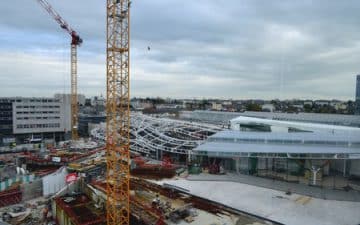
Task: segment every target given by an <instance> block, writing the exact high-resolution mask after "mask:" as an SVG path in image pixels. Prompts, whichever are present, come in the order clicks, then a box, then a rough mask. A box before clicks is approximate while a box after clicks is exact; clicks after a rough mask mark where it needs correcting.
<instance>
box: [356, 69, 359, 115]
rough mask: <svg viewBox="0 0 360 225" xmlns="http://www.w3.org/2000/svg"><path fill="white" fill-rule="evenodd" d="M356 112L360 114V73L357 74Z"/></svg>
mask: <svg viewBox="0 0 360 225" xmlns="http://www.w3.org/2000/svg"><path fill="white" fill-rule="evenodd" d="M355 114H356V115H360V75H357V76H356V93H355Z"/></svg>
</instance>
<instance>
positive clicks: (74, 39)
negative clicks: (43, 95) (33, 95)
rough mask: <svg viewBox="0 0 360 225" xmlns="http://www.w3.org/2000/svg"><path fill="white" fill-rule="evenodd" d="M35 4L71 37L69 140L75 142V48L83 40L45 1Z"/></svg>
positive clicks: (76, 124) (76, 107) (76, 121)
mask: <svg viewBox="0 0 360 225" xmlns="http://www.w3.org/2000/svg"><path fill="white" fill-rule="evenodd" d="M37 2H38V3H39V4H40V5H41V6H42V7H43V8H44V9H45V10H46V11H47V12H48V13H49V14H50V16H52V18H53V19H54V20H55V21H56V22H57V23H58V24H59V25H60V27H61V28H62V29H64V30H65V31H66V32H67V33H69V34H70V36H71V139H72V140H77V139H78V120H79V116H78V95H77V46H80V45H81V44H82V42H83V40H82V39H81V38H80V36H79V35H78V34H77V33H76V31H75V30H74V29H72V28H71V27H70V25H69V24H68V23H67V22H66V21H65V20H64V19H63V18H62V17H61V16H60V14H59V13H57V12H56V11H55V9H54V8H53V7H52V6H51V5H50V4H49V3H48V2H47V1H46V0H37Z"/></svg>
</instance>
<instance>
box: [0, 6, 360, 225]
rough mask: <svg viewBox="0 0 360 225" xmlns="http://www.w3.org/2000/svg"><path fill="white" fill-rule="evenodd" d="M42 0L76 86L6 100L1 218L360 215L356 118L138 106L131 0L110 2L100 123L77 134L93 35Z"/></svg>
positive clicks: (258, 223)
mask: <svg viewBox="0 0 360 225" xmlns="http://www.w3.org/2000/svg"><path fill="white" fill-rule="evenodd" d="M36 3H38V5H39V6H40V7H41V8H42V9H43V12H44V15H45V16H48V17H49V18H47V19H48V20H49V21H48V23H49V24H53V25H54V29H55V27H56V28H57V29H59V28H61V30H63V31H65V32H66V34H67V36H68V37H70V49H69V53H70V71H69V72H70V80H71V84H70V90H71V93H70V95H69V97H70V98H69V99H68V100H69V102H67V100H66V96H65V95H64V96H65V97H64V96H63V97H62V98H54V99H52V98H47V99H45V98H43V99H40V98H38V99H36V98H33V99H32V98H29V99H20V98H9V99H3V100H2V101H0V103H2V104H3V105H4V106H6V107H8V109H9V110H8V111H7V113H8V114H12V115H14V116H13V117H14V119H13V120H12V123H13V124H14V128H13V131H14V133H16V132H17V133H18V134H19V135H18V136H16V138H15V136H14V138H8V139H9V140H7V141H9V143H11V142H13V143H15V144H14V146H12V145H11V146H10V147H2V148H0V224H1V225H2V224H4V225H6V224H11V225H36V224H47V225H54V224H58V225H105V224H107V225H167V224H168V225H175V224H177V225H187V224H189V225H281V224H293V225H300V224H321V225H322V224H324V225H339V224H341V225H345V224H351V225H352V224H354V225H356V224H359V223H360V217H359V214H358V213H357V211H358V210H359V209H360V142H359V137H360V128H359V127H349V126H335V125H329V124H318V123H316V121H315V122H314V123H310V122H309V123H305V122H304V123H302V122H299V121H291V120H288V121H279V120H276V119H266V118H265V117H264V116H259V115H256V114H253V115H245V116H244V115H243V114H239V115H238V114H236V116H235V114H231V113H224V114H221V113H209V112H207V111H198V112H196V111H195V112H193V113H189V112H183V114H186V116H183V117H182V115H181V113H180V115H176V116H169V115H168V114H151V113H148V114H145V113H143V112H140V111H137V110H134V108H131V107H130V97H131V96H130V79H131V74H130V50H131V48H130V42H131V33H130V24H131V22H130V18H131V16H130V11H131V9H132V2H131V1H130V0H107V1H104V3H106V4H105V5H104V9H103V10H105V11H106V18H104V20H106V27H105V28H106V40H104V43H106V49H104V52H106V65H104V66H106V83H104V86H106V99H105V114H104V115H98V114H97V115H91V116H93V117H91V116H89V115H90V114H89V115H87V117H85V116H84V114H81V115H82V116H84V118H85V119H88V120H91V119H94V118H95V119H98V120H99V121H100V120H101V119H102V117H104V118H105V119H104V120H103V121H105V122H98V123H96V124H90V123H88V124H86V129H85V128H84V131H83V132H85V133H86V131H87V130H88V134H87V135H83V136H82V135H80V134H79V127H80V126H79V118H80V112H79V107H80V106H79V105H80V104H79V103H78V102H79V99H78V98H79V93H78V86H81V83H79V84H78V74H77V71H78V56H77V55H78V47H80V46H81V45H82V44H83V42H84V43H86V40H83V39H82V37H81V36H80V33H81V32H78V31H75V30H74V29H73V28H72V27H71V26H70V24H69V23H67V22H66V20H65V19H63V17H62V16H61V15H60V14H59V13H58V12H57V11H56V10H55V9H54V8H53V7H52V5H50V3H49V2H48V1H47V0H35V1H34V4H36ZM134 4H136V2H134ZM51 20H53V21H51ZM55 25H56V26H55ZM58 26H60V27H58ZM80 29H81V27H80ZM148 50H150V47H148ZM79 64H81V61H80V62H79ZM42 66H44V65H42ZM45 66H46V64H45ZM64 105H66V106H64ZM62 107H64V108H65V109H66V107H68V108H69V112H70V113H68V114H67V113H66V112H65V111H66V110H65V109H63V108H62ZM45 108H46V110H47V111H44V110H45ZM11 110H12V111H11ZM40 110H42V111H40ZM38 114H41V117H40V116H39V115H38ZM42 114H46V115H45V116H44V115H42ZM58 114H59V115H58ZM48 115H51V116H48ZM45 119H46V120H47V119H49V120H50V123H49V124H47V123H45V122H42V123H41V124H40V123H37V121H38V120H45ZM65 123H69V124H70V129H69V130H67V126H66V125H63V124H65ZM30 129H32V130H31V131H29V130H30ZM21 132H23V133H21ZM10 139H11V140H10ZM4 140H5V138H4ZM18 140H21V141H23V142H24V143H22V144H19V145H16V141H18ZM25 142H26V143H25ZM322 217H323V218H322ZM324 221H326V222H324Z"/></svg>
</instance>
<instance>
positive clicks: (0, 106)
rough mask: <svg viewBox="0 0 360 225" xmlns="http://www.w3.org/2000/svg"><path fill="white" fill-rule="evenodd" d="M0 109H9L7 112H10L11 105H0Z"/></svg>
mask: <svg viewBox="0 0 360 225" xmlns="http://www.w3.org/2000/svg"><path fill="white" fill-rule="evenodd" d="M0 109H9V110H11V109H12V106H11V105H0Z"/></svg>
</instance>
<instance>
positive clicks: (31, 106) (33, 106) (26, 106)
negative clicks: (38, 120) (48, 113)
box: [16, 105, 60, 109]
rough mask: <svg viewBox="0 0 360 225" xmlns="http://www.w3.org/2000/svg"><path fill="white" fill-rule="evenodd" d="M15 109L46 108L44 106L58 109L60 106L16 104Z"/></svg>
mask: <svg viewBox="0 0 360 225" xmlns="http://www.w3.org/2000/svg"><path fill="white" fill-rule="evenodd" d="M16 108H17V109H41V108H43V109H46V108H49V109H52V108H55V109H59V108H60V106H59V105H30V106H29V105H18V106H16Z"/></svg>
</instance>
